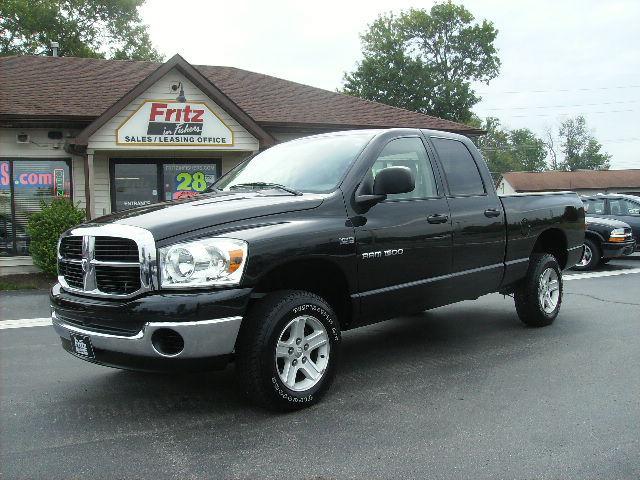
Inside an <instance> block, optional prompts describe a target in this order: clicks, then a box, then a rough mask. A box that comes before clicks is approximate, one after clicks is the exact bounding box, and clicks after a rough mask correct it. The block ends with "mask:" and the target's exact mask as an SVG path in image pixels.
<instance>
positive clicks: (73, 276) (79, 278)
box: [58, 261, 84, 288]
mask: <svg viewBox="0 0 640 480" xmlns="http://www.w3.org/2000/svg"><path fill="white" fill-rule="evenodd" d="M58 270H59V271H60V275H62V276H63V277H64V279H65V280H66V281H67V283H68V284H69V286H71V287H73V288H83V287H84V273H83V272H82V264H80V263H72V262H62V261H61V262H59V263H58Z"/></svg>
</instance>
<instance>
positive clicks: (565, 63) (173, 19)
mask: <svg viewBox="0 0 640 480" xmlns="http://www.w3.org/2000/svg"><path fill="white" fill-rule="evenodd" d="M433 3H434V2H433V1H430V0H423V1H412V0H362V1H361V0H354V1H349V0H341V1H338V0H323V1H321V2H307V1H301V0H297V1H296V0H268V1H265V0H251V1H249V0H234V1H233V2H230V1H224V0H216V1H213V0H201V1H193V0H192V1H189V2H186V1H183V2H176V1H169V0H147V3H146V4H145V5H144V6H143V7H142V17H143V21H144V22H145V23H146V24H147V25H148V26H149V32H150V35H151V39H152V41H153V43H154V45H155V46H156V48H158V50H159V51H160V52H161V53H163V54H164V55H165V56H166V58H169V57H171V56H172V55H174V54H175V53H179V54H181V55H182V56H183V57H184V58H185V59H186V60H187V61H189V62H190V63H192V64H206V65H226V66H233V67H237V68H243V69H246V70H251V71H254V72H260V73H265V74H268V75H273V76H276V77H281V78H286V79H288V80H293V81H296V82H300V83H304V84H307V85H313V86H315V87H320V88H324V89H327V90H333V91H335V90H336V89H338V88H340V87H341V86H342V79H343V74H344V72H347V71H351V70H353V69H354V68H355V66H356V63H357V62H358V61H359V60H360V59H361V44H360V34H361V33H362V32H364V31H365V30H366V28H367V25H369V24H370V23H371V22H372V21H374V20H375V19H376V18H377V17H378V15H380V14H382V13H386V12H390V11H395V12H397V11H399V10H402V9H407V8H425V9H429V8H431V6H432V5H433ZM456 3H459V4H463V5H464V6H465V7H466V8H467V9H468V10H470V11H471V13H472V14H473V15H474V16H475V17H476V19H478V20H482V19H486V20H490V21H492V22H493V23H494V24H495V26H496V28H497V29H498V31H499V33H498V37H497V39H496V47H497V49H498V54H499V56H500V59H501V61H502V66H501V69H500V74H499V75H498V77H497V78H495V79H494V80H492V81H491V82H490V83H489V84H488V85H486V84H482V83H480V84H474V87H475V89H476V91H477V92H479V93H480V95H481V96H482V101H481V102H480V103H478V104H477V105H476V106H475V107H474V108H473V110H474V112H475V113H476V114H477V115H479V116H480V117H481V118H484V117H487V116H495V117H498V118H499V119H500V120H501V122H502V124H503V125H504V126H507V127H509V128H523V127H526V128H530V129H532V130H533V131H534V132H535V133H537V134H539V135H543V134H544V132H545V130H546V129H548V128H551V129H552V130H554V131H556V132H557V129H558V125H559V124H560V122H561V121H562V120H563V119H566V118H568V117H573V116H576V115H584V117H585V118H586V120H587V125H588V126H589V128H590V129H591V130H592V132H593V134H594V135H595V136H596V138H597V139H598V140H599V141H600V142H601V143H602V145H603V147H604V148H603V150H604V151H606V152H608V153H610V154H611V155H612V160H611V168H615V169H620V168H640V153H638V150H640V20H639V19H640V0H599V1H587V0H583V1H571V0H555V1H549V0H536V1H519V0H459V1H457V2H456Z"/></svg>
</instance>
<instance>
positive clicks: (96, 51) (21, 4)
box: [0, 0, 162, 61]
mask: <svg viewBox="0 0 640 480" xmlns="http://www.w3.org/2000/svg"><path fill="white" fill-rule="evenodd" d="M143 3H144V0H2V2H1V3H0V55H1V56H6V55H42V54H46V53H47V52H48V51H49V45H50V43H51V42H58V43H59V44H60V48H59V55H61V56H73V57H94V58H105V57H109V58H116V59H132V60H151V61H161V60H162V55H160V54H159V53H158V52H157V51H156V50H155V49H154V48H153V46H152V44H151V40H150V38H149V34H148V33H147V30H146V26H145V25H143V24H142V23H141V19H140V14H139V11H138V9H139V7H140V6H141V5H142V4H143Z"/></svg>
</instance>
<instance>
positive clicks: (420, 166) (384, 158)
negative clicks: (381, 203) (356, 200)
mask: <svg viewBox="0 0 640 480" xmlns="http://www.w3.org/2000/svg"><path fill="white" fill-rule="evenodd" d="M387 167H407V168H409V169H410V170H411V171H412V172H413V175H414V177H415V179H416V188H414V189H413V191H411V192H408V193H398V194H394V195H388V196H387V200H390V201H393V200H413V199H418V198H430V197H437V196H438V190H437V188H436V179H435V177H434V174H433V169H432V167H431V163H430V162H429V158H428V157H427V151H426V150H425V148H424V145H423V144H422V141H421V140H420V139H419V138H415V137H408V138H397V139H395V140H391V141H390V142H389V143H387V145H386V146H385V147H384V149H383V150H382V152H380V155H379V156H378V158H377V160H376V162H375V163H374V164H373V167H372V168H371V171H370V173H369V179H370V181H369V183H370V185H371V186H373V180H374V179H375V176H376V175H377V174H378V172H379V171H380V170H382V169H383V168H387Z"/></svg>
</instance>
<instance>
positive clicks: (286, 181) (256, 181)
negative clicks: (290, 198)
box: [213, 132, 373, 193]
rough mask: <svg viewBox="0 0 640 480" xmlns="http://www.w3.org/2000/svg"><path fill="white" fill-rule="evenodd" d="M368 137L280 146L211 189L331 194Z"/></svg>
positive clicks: (315, 139)
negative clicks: (268, 189)
mask: <svg viewBox="0 0 640 480" xmlns="http://www.w3.org/2000/svg"><path fill="white" fill-rule="evenodd" d="M372 137H373V133H370V132H368V133H364V132H363V133H362V134H360V133H358V134H349V135H339V134H338V135H330V136H318V137H308V138H302V139H299V140H293V141H290V142H286V143H282V144H280V145H276V146H274V147H271V148H269V149H268V150H265V151H264V152H261V153H259V154H258V155H256V156H255V157H253V158H251V159H250V160H248V161H247V162H246V163H244V164H243V165H241V166H239V167H238V168H236V169H235V170H233V171H232V172H230V173H229V174H228V175H226V176H224V177H223V178H221V179H220V180H219V181H218V182H217V183H216V184H214V185H213V186H214V188H216V189H218V190H236V189H239V188H247V189H250V188H261V189H267V188H274V186H277V185H281V186H284V187H287V188H289V189H293V190H297V191H300V192H313V193H327V192H331V191H333V190H335V189H336V187H337V186H338V184H339V183H340V180H341V179H342V177H343V176H344V174H345V173H346V172H347V170H348V168H349V167H350V166H351V164H352V163H353V161H354V160H355V158H356V157H357V156H358V154H359V153H360V152H361V151H362V149H363V148H364V147H365V145H366V144H367V143H368V142H369V140H371V138H372ZM276 188H277V187H276Z"/></svg>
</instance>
